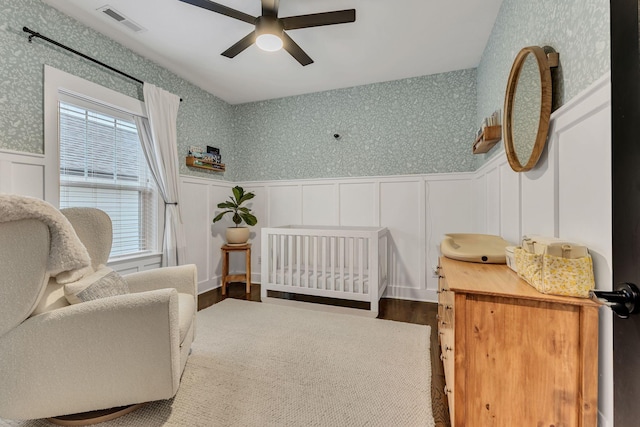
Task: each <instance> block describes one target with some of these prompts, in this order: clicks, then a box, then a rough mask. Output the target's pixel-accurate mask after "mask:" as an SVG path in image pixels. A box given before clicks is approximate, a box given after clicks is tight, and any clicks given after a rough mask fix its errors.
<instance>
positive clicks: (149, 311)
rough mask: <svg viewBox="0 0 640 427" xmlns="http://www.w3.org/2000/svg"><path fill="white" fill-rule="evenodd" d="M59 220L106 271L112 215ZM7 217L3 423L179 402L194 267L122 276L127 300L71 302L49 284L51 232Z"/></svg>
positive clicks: (0, 257) (190, 330)
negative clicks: (174, 399)
mask: <svg viewBox="0 0 640 427" xmlns="http://www.w3.org/2000/svg"><path fill="white" fill-rule="evenodd" d="M58 212H62V213H63V214H64V217H66V218H67V219H68V222H69V223H70V224H71V225H72V226H73V230H74V231H75V233H76V234H77V237H79V240H80V241H81V242H82V244H83V245H84V246H85V247H86V251H87V252H88V255H89V257H90V262H91V267H90V268H88V269H89V272H90V271H94V270H98V269H99V268H100V267H101V266H102V265H103V264H106V262H107V259H108V256H109V253H110V251H111V237H112V228H111V221H110V219H109V217H108V216H107V215H106V214H105V213H104V212H102V211H100V210H97V209H92V208H72V209H67V210H62V211H58ZM3 215H4V217H5V218H4V219H5V220H4V221H3V219H2V216H3ZM6 218H7V216H6V213H4V212H2V206H0V384H1V385H0V418H11V419H33V418H45V417H54V416H59V415H65V414H74V413H80V412H87V411H93V410H98V409H106V408H114V407H119V406H125V405H130V404H135V403H141V402H147V401H152V400H159V399H168V398H171V397H172V396H174V395H175V393H176V392H177V390H178V385H179V381H180V376H181V374H182V371H183V369H184V367H185V364H186V361H187V356H188V354H189V350H190V346H191V342H192V340H193V337H194V332H195V313H196V307H197V293H196V283H197V279H196V269H195V266H194V265H185V266H180V267H168V268H158V269H154V270H148V271H143V272H139V273H133V274H129V275H125V276H124V279H125V281H126V283H127V285H128V287H129V293H126V294H121V295H115V296H108V297H104V298H100V299H95V300H90V301H86V302H80V303H77V304H69V303H68V302H67V299H66V298H65V293H64V292H65V291H64V285H62V284H60V283H58V282H57V281H56V279H54V278H50V277H49V276H50V273H51V271H50V270H51V268H50V265H48V260H49V261H51V253H50V252H51V251H52V250H51V248H52V247H53V244H52V242H53V240H54V237H52V236H53V235H52V233H51V228H50V226H48V225H47V224H45V223H44V222H43V221H41V220H40V219H30V218H26V219H17V220H11V221H6ZM63 219H64V218H63ZM56 238H57V237H56ZM49 264H50V263H49ZM85 273H86V271H85ZM51 275H53V274H51ZM67 281H68V280H67ZM70 283H74V282H73V280H71V282H70Z"/></svg>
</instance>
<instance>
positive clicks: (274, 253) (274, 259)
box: [266, 234, 278, 283]
mask: <svg viewBox="0 0 640 427" xmlns="http://www.w3.org/2000/svg"><path fill="white" fill-rule="evenodd" d="M269 238H270V239H271V258H269V259H268V260H266V261H267V262H269V263H270V264H271V271H270V274H271V275H270V276H269V277H270V278H271V282H272V283H278V277H277V273H278V235H277V234H271V235H270V236H269Z"/></svg>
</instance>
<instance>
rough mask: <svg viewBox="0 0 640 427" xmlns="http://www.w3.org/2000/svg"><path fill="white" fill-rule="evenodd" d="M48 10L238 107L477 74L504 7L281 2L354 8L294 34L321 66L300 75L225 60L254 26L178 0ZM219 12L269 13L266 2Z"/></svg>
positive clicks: (72, 4) (442, 1) (82, 2)
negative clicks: (333, 21)
mask: <svg viewBox="0 0 640 427" xmlns="http://www.w3.org/2000/svg"><path fill="white" fill-rule="evenodd" d="M44 1H45V3H48V4H49V5H51V6H53V7H55V8H56V9H58V10H60V11H62V12H63V13H65V14H67V15H69V16H72V17H74V18H76V19H77V20H79V21H80V22H82V23H84V24H85V25H87V26H89V27H92V28H94V29H95V30H97V31H99V32H101V33H103V34H105V35H106V36H108V37H110V38H112V39H114V40H116V41H118V42H119V43H121V44H123V45H124V46H126V47H128V48H130V49H131V50H133V51H134V52H136V53H138V54H139V55H141V56H143V57H145V58H148V59H150V60H152V61H154V62H156V63H158V64H160V65H161V66H163V67H165V68H167V69H169V70H171V71H172V72H174V73H175V74H177V75H179V76H180V77H182V78H184V79H185V80H188V81H190V82H192V83H194V84H195V85H197V86H199V87H201V88H202V89H204V90H206V91H208V92H210V93H212V94H213V95H215V96H217V97H219V98H221V99H223V100H225V101H227V102H229V103H231V104H239V103H244V102H251V101H259V100H264V99H272V98H280V97H284V96H291V95H299V94H304V93H311V92H319V91H324V90H330V89H337V88H344V87H351V86H358V85H363V84H369V83H376V82H383V81H389V80H397V79H402V78H408V77H416V76H423V75H429V74H436V73H442V72H447V71H454V70H461V69H466V68H474V67H476V66H477V65H478V63H479V62H480V58H481V56H482V52H483V51H484V48H485V45H486V43H487V40H488V38H489V35H490V34H491V29H492V28H493V24H494V22H495V18H496V16H497V14H498V10H499V8H500V4H501V3H502V0H396V1H393V2H392V1H389V0H305V1H301V0H281V1H280V11H279V16H280V17H285V16H294V15H304V14H309V13H318V12H328V11H333V10H342V9H351V8H354V9H356V22H354V23H349V24H340V25H332V26H323V27H315V28H305V29H299V30H291V31H288V32H287V33H288V34H289V35H290V36H291V38H293V39H294V41H295V42H296V43H298V45H300V47H302V49H304V50H305V52H306V53H307V54H308V55H309V56H310V57H311V58H312V59H313V60H314V61H315V62H314V63H313V64H311V65H308V66H306V67H302V66H301V65H300V64H299V63H298V62H297V61H296V60H295V59H293V57H291V56H290V55H289V54H288V53H287V52H286V51H284V50H281V51H278V52H273V53H270V52H263V51H261V50H260V49H258V48H257V47H256V46H255V45H253V46H251V47H250V48H248V49H247V50H245V51H244V52H242V53H240V54H239V55H238V56H236V57H235V58H234V59H229V58H226V57H223V56H221V55H220V53H221V52H223V51H225V50H226V49H227V48H229V47H230V46H231V45H233V44H234V43H236V42H237V41H238V40H240V39H241V38H242V37H244V36H246V35H247V34H248V33H250V32H251V31H252V30H253V26H252V25H250V24H247V23H245V22H242V21H238V20H236V19H233V18H229V17H227V16H224V15H220V14H217V13H214V12H211V11H208V10H205V9H202V8H199V7H195V6H192V5H189V4H186V3H183V2H181V1H178V0H135V1H133V0H44ZM218 3H221V4H224V5H225V6H228V7H231V8H233V9H237V10H240V11H242V12H245V13H248V14H250V15H253V16H258V15H260V12H261V5H260V0H235V1H232V0H218ZM105 5H109V6H111V7H112V8H113V9H115V10H116V11H118V12H119V13H121V14H123V15H124V16H126V17H127V18H129V19H131V20H132V21H133V22H135V23H137V24H138V25H140V26H142V27H144V28H145V29H146V31H144V32H140V33H134V32H133V31H131V30H129V29H128V28H126V27H124V26H122V25H121V24H118V23H117V22H116V21H114V20H112V19H111V18H109V17H107V16H106V15H105V14H104V13H102V12H100V11H98V10H97V9H99V8H101V7H103V6H105ZM44 35H46V34H44ZM58 41H59V42H61V43H63V44H64V43H65V41H64V40H58ZM71 47H74V46H71ZM127 71H128V70H127ZM134 77H135V76H134ZM177 95H180V94H177Z"/></svg>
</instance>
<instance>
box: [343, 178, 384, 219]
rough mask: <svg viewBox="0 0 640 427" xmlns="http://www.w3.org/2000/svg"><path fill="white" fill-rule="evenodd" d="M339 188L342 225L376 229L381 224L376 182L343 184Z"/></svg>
mask: <svg viewBox="0 0 640 427" xmlns="http://www.w3.org/2000/svg"><path fill="white" fill-rule="evenodd" d="M338 187H339V197H340V225H355V226H358V225H361V226H365V227H369V226H371V227H375V226H377V225H378V224H379V223H380V212H379V210H378V209H377V206H378V197H377V195H378V194H379V188H378V185H377V184H376V183H375V182H354V183H349V182H342V183H339V184H338Z"/></svg>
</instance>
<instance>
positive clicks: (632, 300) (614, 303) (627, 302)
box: [590, 283, 640, 319]
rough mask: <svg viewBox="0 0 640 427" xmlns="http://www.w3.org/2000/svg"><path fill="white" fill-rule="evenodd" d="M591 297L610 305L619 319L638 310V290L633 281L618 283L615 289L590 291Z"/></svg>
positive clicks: (639, 291)
mask: <svg viewBox="0 0 640 427" xmlns="http://www.w3.org/2000/svg"><path fill="white" fill-rule="evenodd" d="M590 295H591V299H593V300H594V301H596V302H597V303H599V304H605V305H608V306H609V307H611V310H613V312H614V313H615V314H617V315H618V317H620V318H621V319H626V318H627V317H629V315H631V314H634V313H638V312H640V290H639V289H638V287H637V286H636V285H634V284H633V283H620V284H619V285H618V286H616V289H615V291H591V292H590Z"/></svg>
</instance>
